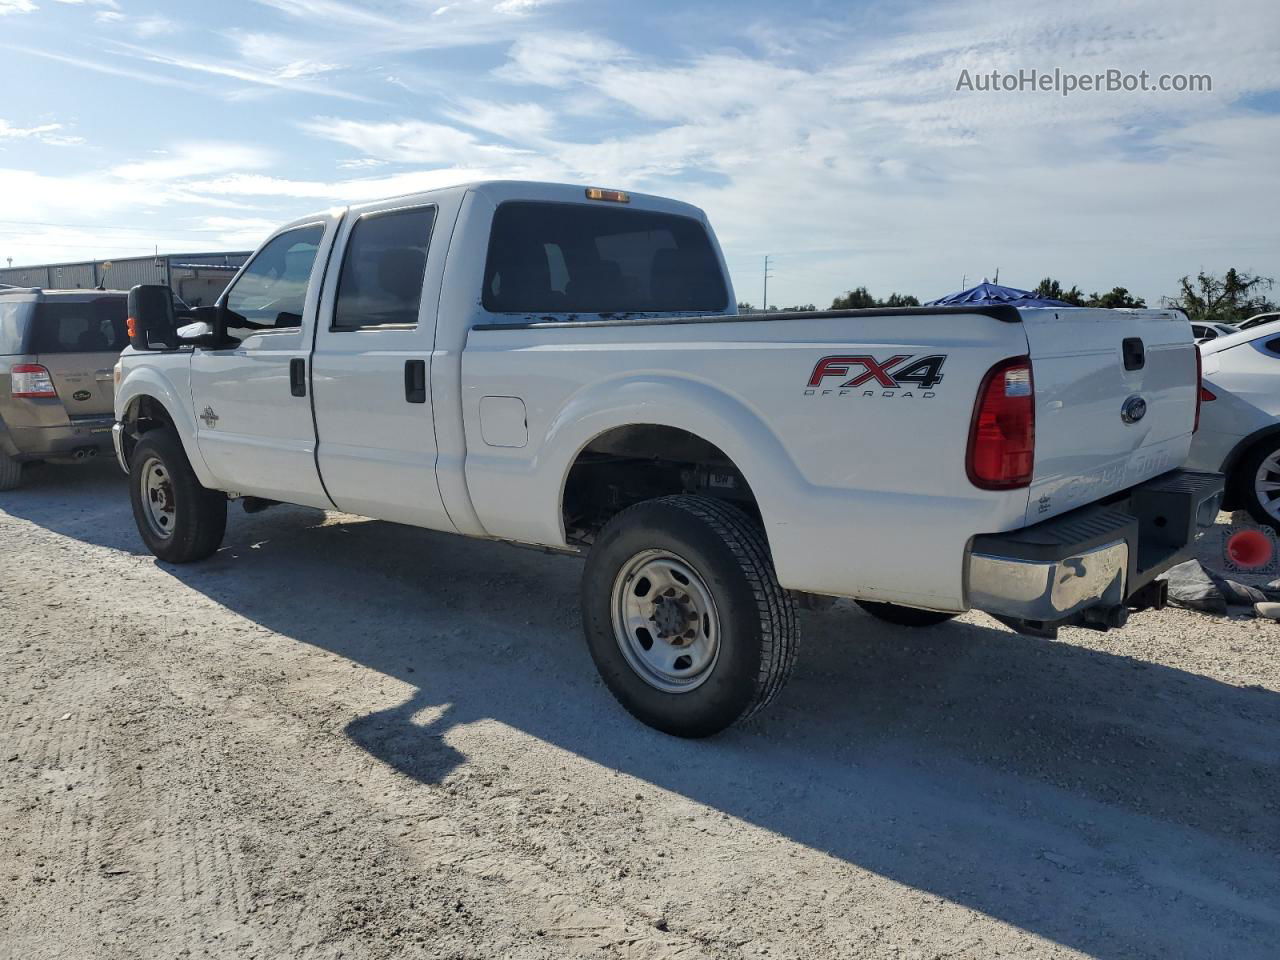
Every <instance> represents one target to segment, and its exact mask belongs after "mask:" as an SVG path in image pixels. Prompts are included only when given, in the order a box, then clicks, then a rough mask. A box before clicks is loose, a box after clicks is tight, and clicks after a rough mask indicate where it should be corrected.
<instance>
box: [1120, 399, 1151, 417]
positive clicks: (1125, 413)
mask: <svg viewBox="0 0 1280 960" xmlns="http://www.w3.org/2000/svg"><path fill="white" fill-rule="evenodd" d="M1146 415H1147V401H1145V400H1143V399H1142V398H1141V397H1130V398H1129V399H1128V400H1126V401H1125V402H1124V406H1123V407H1121V408H1120V419H1121V420H1123V421H1124V422H1125V423H1137V422H1138V421H1139V420H1141V419H1142V418H1143V417H1145V416H1146Z"/></svg>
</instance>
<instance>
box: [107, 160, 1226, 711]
mask: <svg viewBox="0 0 1280 960" xmlns="http://www.w3.org/2000/svg"><path fill="white" fill-rule="evenodd" d="M171 303H172V301H171V299H170V298H169V297H168V296H167V291H164V288H149V287H137V288H135V289H134V290H133V291H132V292H131V306H130V317H129V329H130V336H131V342H132V347H131V348H130V349H129V350H126V351H125V353H124V355H123V356H122V358H121V361H120V365H119V369H118V371H117V373H118V387H117V389H116V395H115V415H116V419H117V423H116V424H115V427H114V438H115V443H116V448H117V451H118V455H119V459H120V463H121V465H122V466H123V467H124V468H125V469H126V470H127V471H128V472H129V474H130V475H131V483H130V484H129V488H130V495H131V498H132V503H133V510H134V514H135V517H136V519H137V523H138V529H139V531H140V533H141V536H142V538H143V540H144V541H145V542H146V544H147V545H148V547H150V549H151V550H152V551H153V552H154V553H155V554H156V556H158V557H160V558H161V559H163V560H167V561H171V562H187V561H195V560H200V559H202V558H204V557H207V556H209V555H210V554H212V553H213V552H214V551H216V550H217V549H218V547H219V544H220V543H221V540H222V537H223V532H224V527H225V523H226V511H227V502H228V500H229V499H236V498H241V499H243V500H244V501H245V505H246V507H247V508H249V509H251V510H255V509H258V508H261V507H264V506H267V505H269V504H271V503H275V502H281V501H283V502H288V503H295V504H305V505H309V506H312V507H318V508H322V509H329V510H339V511H345V512H348V513H353V514H360V515H365V516H369V517H374V518H379V519H383V520H390V521H396V522H399V523H405V524H412V525H415V526H419V527H425V528H429V529H432V530H441V531H447V532H451V533H457V534H461V535H464V536H469V537H482V538H488V539H493V540H502V541H510V542H513V543H521V544H532V545H537V546H540V547H543V548H550V549H553V550H561V551H568V552H575V553H581V554H583V555H585V559H586V563H585V570H584V574H583V582H582V591H581V597H582V601H581V602H582V621H583V627H584V632H585V633H586V639H587V644H588V648H589V650H590V652H591V655H592V657H593V659H594V660H595V662H596V665H597V667H598V668H599V670H600V672H601V674H602V676H603V678H604V680H605V682H606V683H607V685H608V686H609V688H610V689H611V690H612V691H613V692H614V694H615V695H616V696H617V697H618V698H619V700H620V701H621V702H622V703H623V705H624V706H625V707H626V708H627V709H628V710H630V711H631V712H632V713H633V714H635V715H636V716H637V717H639V718H640V719H641V720H643V721H644V722H646V723H648V724H650V725H652V726H655V727H657V728H659V729H662V730H665V731H668V732H670V733H674V734H678V735H682V736H703V735H707V734H711V733H715V732H717V731H719V730H721V729H723V728H724V727H726V726H728V725H729V724H731V723H733V722H734V721H736V720H739V719H742V718H745V717H747V716H750V715H751V714H753V713H754V712H755V711H757V710H759V709H760V708H761V707H762V706H764V705H765V704H766V703H767V702H768V701H769V700H770V699H771V698H772V697H773V696H774V695H775V694H776V693H777V691H778V689H779V688H780V687H781V686H782V684H783V682H784V680H785V678H786V676H787V674H788V672H789V671H790V669H791V665H792V663H793V661H794V658H795V652H796V643H797V639H798V627H797V616H796V606H797V602H798V601H799V600H801V599H803V598H804V596H805V595H811V594H817V595H821V596H838V597H849V598H853V599H855V600H857V601H858V602H859V603H861V604H862V605H863V606H864V607H865V608H866V609H867V610H868V611H870V612H871V613H872V614H874V615H876V616H879V617H882V618H884V619H887V620H890V621H893V622H895V623H900V624H906V625H915V626H924V625H930V624H935V623H939V622H941V621H943V620H946V619H948V618H950V617H953V616H955V615H956V614H958V613H960V612H962V611H965V610H967V609H970V608H977V609H980V610H984V611H987V612H989V613H991V614H993V615H994V616H996V617H998V618H999V619H1001V620H1002V621H1003V622H1004V623H1006V624H1008V625H1010V626H1011V627H1013V628H1014V629H1016V630H1020V631H1022V632H1024V633H1031V634H1037V635H1042V636H1045V635H1048V636H1051V635H1054V634H1055V631H1056V630H1057V629H1058V627H1060V626H1063V625H1069V624H1079V625H1084V626H1089V627H1094V628H1097V629H1106V628H1108V627H1115V626H1120V625H1122V624H1123V623H1124V620H1125V618H1126V616H1127V612H1128V610H1129V609H1133V608H1141V607H1145V606H1151V605H1158V604H1159V603H1160V602H1161V596H1162V595H1161V590H1160V585H1159V584H1158V583H1153V581H1154V578H1155V577H1156V575H1157V574H1158V573H1160V572H1162V571H1163V570H1164V569H1166V568H1167V567H1169V566H1170V565H1172V564H1173V563H1175V562H1178V561H1179V560H1181V559H1183V558H1184V557H1185V555H1186V553H1187V551H1188V548H1189V545H1190V544H1191V543H1192V541H1193V540H1194V538H1195V536H1196V535H1197V530H1198V528H1199V527H1200V526H1203V525H1205V524H1207V523H1210V522H1212V519H1213V517H1214V515H1215V514H1216V510H1217V504H1218V500H1219V497H1220V495H1221V489H1222V481H1221V478H1220V477H1218V476H1216V475H1214V474H1191V473H1185V472H1181V471H1179V470H1178V469H1177V468H1178V467H1179V465H1180V464H1181V463H1182V462H1183V460H1184V459H1185V458H1186V456H1187V450H1188V447H1189V445H1190V443H1191V438H1192V432H1193V428H1194V424H1195V420H1196V411H1197V403H1198V400H1197V397H1198V381H1197V356H1198V355H1197V352H1196V348H1195V346H1194V344H1193V343H1192V341H1191V336H1190V327H1189V325H1188V324H1187V321H1186V318H1185V317H1184V316H1183V315H1182V314H1180V313H1178V312H1176V311H1171V310H1089V309H1037V310H1019V309H1014V308H1011V307H999V306H997V307H962V308H941V307H927V308H909V309H881V310H847V311H819V312H807V313H784V314H763V315H760V314H754V315H750V316H737V315H736V314H735V307H734V304H735V300H734V297H733V291H732V288H731V286H730V282H729V279H728V276H727V273H726V270H725V266H724V258H723V256H722V254H721V251H720V248H719V246H718V244H717V242H716V239H715V235H714V233H713V232H712V230H711V228H710V226H709V224H708V222H707V218H706V216H705V215H704V214H703V212H702V211H701V210H699V209H697V208H695V207H692V206H689V205H687V204H684V203H679V202H676V201H673V200H667V199H662V198H659V197H652V196H643V195H640V194H627V193H624V192H621V191H617V190H604V189H600V188H594V187H587V188H583V187H575V186H568V185H560V184H534V183H520V182H485V183H475V184H469V185H464V186H458V187H451V188H447V189H440V190H435V191H431V192H428V193H423V194H418V195H414V196H408V197H398V198H395V199H392V200H387V201H383V202H378V203H369V204H363V205H359V206H351V207H347V208H343V209H338V210H330V211H327V212H324V213H320V214H316V215H315V216H310V217H304V218H302V219H300V220H298V221H296V222H294V223H292V224H289V225H288V226H285V227H283V228H281V229H280V230H279V231H277V232H276V233H275V234H274V235H273V236H271V237H270V238H269V239H268V240H267V241H266V242H265V243H264V244H263V245H262V247H261V248H260V249H259V250H258V251H257V252H256V253H255V254H254V255H253V257H252V258H251V259H250V260H249V261H248V262H247V263H246V264H245V266H244V267H243V268H242V269H241V270H240V272H239V274H238V275H237V276H236V278H235V279H234V280H233V281H232V283H231V284H230V286H229V287H228V288H227V290H226V291H225V292H224V293H223V295H222V297H221V298H220V300H219V301H218V303H217V304H216V305H215V306H212V307H202V308H198V309H196V310H194V311H191V312H190V313H189V314H186V315H182V316H176V317H175V316H174V314H173V309H172V306H171Z"/></svg>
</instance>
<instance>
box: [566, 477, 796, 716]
mask: <svg viewBox="0 0 1280 960" xmlns="http://www.w3.org/2000/svg"><path fill="white" fill-rule="evenodd" d="M582 624H583V629H584V631H585V633H586V638H587V646H588V648H589V649H590V651H591V656H592V659H593V660H595V663H596V667H597V668H598V669H599V671H600V676H601V677H602V678H603V679H604V682H605V684H606V685H607V686H608V687H609V689H610V690H611V691H612V692H613V694H614V696H616V697H617V698H618V700H619V701H620V702H621V703H622V705H623V706H624V707H626V709H627V710H629V711H630V712H631V713H632V714H633V715H634V716H635V717H637V718H638V719H640V720H641V721H643V722H644V723H647V724H648V725H649V726H651V727H655V728H657V729H658V730H662V731H664V732H665V733H670V734H674V735H676V736H680V737H705V736H709V735H711V734H714V733H718V732H719V731H721V730H723V729H724V728H725V727H728V726H729V725H730V724H733V723H735V722H736V721H738V720H743V719H745V718H747V717H749V716H751V715H752V714H754V713H755V712H756V711H758V710H760V709H761V708H762V707H764V706H765V705H766V704H767V703H768V702H769V701H770V700H771V699H773V697H774V695H775V694H777V692H778V690H779V689H781V687H782V685H783V683H784V682H785V680H786V678H787V676H788V675H789V673H790V672H791V667H792V664H793V663H794V662H795V652H796V642H797V639H798V630H797V626H796V615H795V608H794V606H793V605H792V601H791V597H790V595H789V594H787V592H786V591H785V590H783V589H782V588H781V587H780V586H779V585H778V580H777V577H776V575H775V574H774V571H773V563H772V561H771V560H770V557H769V548H768V544H767V543H766V542H765V538H764V532H763V531H762V530H761V529H760V527H759V526H758V525H757V524H755V523H754V522H752V520H751V519H750V518H749V517H747V516H746V514H744V513H742V511H740V510H738V509H737V508H735V507H732V506H729V505H728V504H725V503H723V502H721V501H718V500H714V499H711V498H709V497H695V496H674V497H663V498H661V499H657V500H649V501H646V502H644V503H641V504H637V505H636V506H634V507H631V508H629V509H627V510H624V511H623V512H622V513H620V514H618V515H617V516H616V517H614V518H613V520H611V521H610V522H609V523H608V524H607V525H606V526H605V528H604V530H602V531H601V533H600V536H599V537H598V538H597V539H596V542H595V545H594V546H593V547H592V548H591V553H590V554H589V555H588V557H587V566H586V570H585V572H584V574H583V581H582Z"/></svg>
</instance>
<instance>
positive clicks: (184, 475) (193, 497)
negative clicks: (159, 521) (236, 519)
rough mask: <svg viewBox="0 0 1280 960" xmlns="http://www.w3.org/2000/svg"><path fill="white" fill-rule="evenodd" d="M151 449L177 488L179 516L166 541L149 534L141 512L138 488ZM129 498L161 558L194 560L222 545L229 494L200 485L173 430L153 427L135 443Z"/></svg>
mask: <svg viewBox="0 0 1280 960" xmlns="http://www.w3.org/2000/svg"><path fill="white" fill-rule="evenodd" d="M152 452H154V453H155V454H156V455H158V456H159V457H160V459H161V460H162V461H163V463H164V465H165V466H166V467H167V468H168V471H169V477H170V479H171V481H172V482H173V483H174V484H175V486H176V487H177V489H176V490H175V494H176V497H177V503H178V509H179V511H180V516H179V519H178V521H177V524H176V525H175V530H174V532H173V534H172V535H171V536H170V537H169V538H168V539H167V540H161V539H158V538H154V537H152V536H150V535H149V533H148V530H147V525H146V521H145V519H144V518H143V514H142V511H143V509H144V508H143V506H142V502H141V500H142V498H141V494H140V493H139V489H138V474H139V470H140V468H141V466H142V463H143V462H144V461H145V459H146V457H147V455H148V454H149V453H152ZM129 499H130V501H131V503H132V506H133V516H134V521H135V522H136V523H137V526H138V534H139V535H140V536H141V537H142V541H143V542H144V543H145V544H146V545H147V548H148V549H150V550H151V552H152V553H153V554H155V555H156V557H157V558H159V559H161V560H164V561H166V562H168V563H194V562H196V561H198V560H204V559H206V558H207V557H209V556H211V555H212V554H213V553H214V552H216V551H217V549H218V547H220V546H221V545H222V538H223V536H224V535H225V534H226V529H227V498H226V495H225V494H223V493H221V492H219V491H217V490H209V489H208V488H206V487H203V486H201V485H200V481H199V480H198V479H197V478H196V475H195V471H193V470H192V469H191V463H190V461H188V460H187V454H186V451H185V450H184V449H183V448H182V442H181V441H180V440H179V439H178V436H177V434H175V433H174V432H173V431H172V430H169V429H157V430H150V431H148V432H147V433H144V434H143V435H142V437H141V439H139V440H138V442H137V444H135V445H134V448H133V454H132V455H131V457H130V463H129Z"/></svg>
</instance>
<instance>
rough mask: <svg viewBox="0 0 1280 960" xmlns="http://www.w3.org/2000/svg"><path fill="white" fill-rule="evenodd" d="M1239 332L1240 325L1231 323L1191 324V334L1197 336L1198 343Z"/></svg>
mask: <svg viewBox="0 0 1280 960" xmlns="http://www.w3.org/2000/svg"><path fill="white" fill-rule="evenodd" d="M1239 332H1240V328H1239V327H1233V326H1232V325H1231V324H1229V323H1193V324H1191V335H1192V336H1193V337H1195V338H1196V343H1207V342H1209V341H1210V340H1216V339H1218V337H1229V336H1231V335H1232V334H1233V333H1239Z"/></svg>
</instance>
